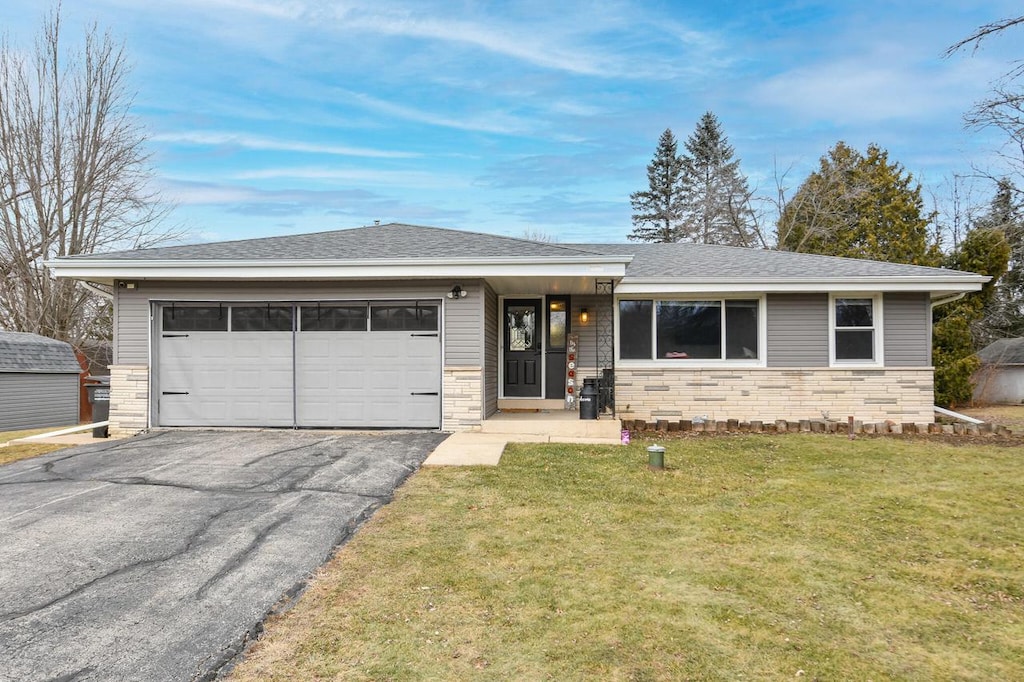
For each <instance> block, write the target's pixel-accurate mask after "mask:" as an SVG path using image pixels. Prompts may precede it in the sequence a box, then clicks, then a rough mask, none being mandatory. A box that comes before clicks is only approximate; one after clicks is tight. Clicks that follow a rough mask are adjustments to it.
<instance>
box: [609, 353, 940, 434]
mask: <svg viewBox="0 0 1024 682" xmlns="http://www.w3.org/2000/svg"><path fill="white" fill-rule="evenodd" d="M933 377H934V373H933V370H932V368H931V367H911V368H884V369H854V368H849V369H847V368H836V367H829V368H821V369H773V368H754V369H735V370H730V369H685V368H675V367H670V368H664V369H661V368H656V369H632V368H627V367H621V366H620V367H616V368H615V406H616V411H617V414H618V416H620V417H621V418H623V419H643V420H645V421H648V422H657V421H658V420H668V421H672V420H680V419H693V418H694V417H696V416H699V417H704V418H706V419H708V420H725V419H736V420H740V421H751V420H763V421H773V420H777V419H785V420H789V421H800V420H820V419H823V418H828V419H833V420H842V421H845V420H846V419H847V417H850V416H852V417H853V418H854V419H856V420H859V421H862V422H879V421H893V422H897V423H901V424H902V423H905V422H915V423H927V422H932V421H934V418H935V415H934V412H933V408H934V405H935V399H934V378H933Z"/></svg>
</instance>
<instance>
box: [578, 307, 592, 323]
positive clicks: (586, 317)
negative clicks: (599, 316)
mask: <svg viewBox="0 0 1024 682" xmlns="http://www.w3.org/2000/svg"><path fill="white" fill-rule="evenodd" d="M587 322H590V311H589V310H587V309H586V308H580V324H586V323H587Z"/></svg>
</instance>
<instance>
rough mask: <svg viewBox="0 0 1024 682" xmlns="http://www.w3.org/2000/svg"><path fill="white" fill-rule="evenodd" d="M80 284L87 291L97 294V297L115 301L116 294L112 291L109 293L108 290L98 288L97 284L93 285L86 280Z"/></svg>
mask: <svg viewBox="0 0 1024 682" xmlns="http://www.w3.org/2000/svg"><path fill="white" fill-rule="evenodd" d="M78 283H79V284H81V285H82V286H83V287H85V288H86V289H88V290H89V291H91V292H92V293H94V294H96V295H97V296H102V297H103V298H105V299H107V300H108V301H113V300H114V292H112V291H107V290H106V289H101V288H99V287H98V286H96V285H95V284H93V283H91V282H86V281H85V280H79V282H78Z"/></svg>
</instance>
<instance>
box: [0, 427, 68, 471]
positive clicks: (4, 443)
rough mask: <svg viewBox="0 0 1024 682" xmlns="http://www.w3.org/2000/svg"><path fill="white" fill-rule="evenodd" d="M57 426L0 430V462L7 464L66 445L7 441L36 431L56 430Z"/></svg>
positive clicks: (32, 434) (33, 433)
mask: <svg viewBox="0 0 1024 682" xmlns="http://www.w3.org/2000/svg"><path fill="white" fill-rule="evenodd" d="M58 428H59V427H52V428H48V429H30V430H28V431H0V464H9V463H10V462H17V461H18V460H20V459H28V458H29V457H37V456H38V455H45V454H46V453H47V452H53V451H54V450H60V449H61V448H62V447H67V446H64V445H54V444H53V443H9V441H12V440H17V439H19V438H27V437H29V436H34V435H36V434H38V433H47V432H49V431H56V430H57V429H58Z"/></svg>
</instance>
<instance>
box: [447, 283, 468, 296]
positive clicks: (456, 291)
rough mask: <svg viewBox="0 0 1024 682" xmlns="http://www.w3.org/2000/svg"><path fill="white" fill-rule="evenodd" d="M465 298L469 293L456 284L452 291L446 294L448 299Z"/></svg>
mask: <svg viewBox="0 0 1024 682" xmlns="http://www.w3.org/2000/svg"><path fill="white" fill-rule="evenodd" d="M467 296H469V292H468V291H466V290H465V289H463V288H462V287H461V286H460V285H458V284H456V285H455V286H453V287H452V290H451V291H449V292H448V298H466V297H467Z"/></svg>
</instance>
